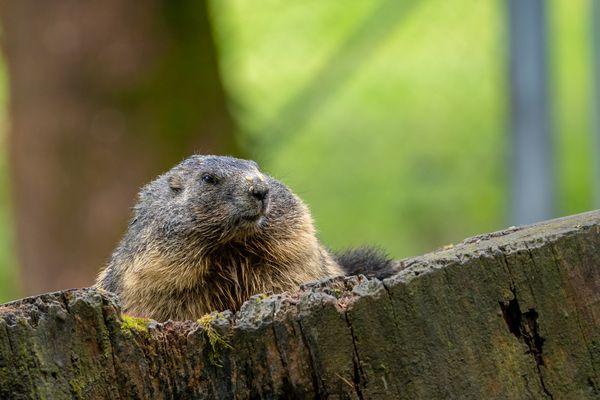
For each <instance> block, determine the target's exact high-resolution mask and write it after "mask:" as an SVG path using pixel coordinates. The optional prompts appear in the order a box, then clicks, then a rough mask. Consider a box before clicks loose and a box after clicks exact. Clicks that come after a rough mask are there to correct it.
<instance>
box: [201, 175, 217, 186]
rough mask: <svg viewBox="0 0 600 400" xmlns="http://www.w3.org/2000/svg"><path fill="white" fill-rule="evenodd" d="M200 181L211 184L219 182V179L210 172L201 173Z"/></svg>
mask: <svg viewBox="0 0 600 400" xmlns="http://www.w3.org/2000/svg"><path fill="white" fill-rule="evenodd" d="M202 182H204V183H208V184H211V185H215V184H217V183H218V182H219V180H218V179H217V178H215V177H214V176H213V175H211V174H203V175H202Z"/></svg>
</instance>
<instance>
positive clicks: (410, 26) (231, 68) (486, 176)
mask: <svg viewBox="0 0 600 400" xmlns="http://www.w3.org/2000/svg"><path fill="white" fill-rule="evenodd" d="M210 15H211V21H212V29H213V32H214V35H215V41H216V45H217V49H218V55H219V58H218V59H219V66H220V71H221V74H222V78H223V82H224V85H225V89H226V93H227V97H228V99H227V101H228V104H229V108H230V111H231V112H232V115H233V116H234V119H235V122H236V124H237V129H236V138H237V140H238V143H239V144H240V146H241V149H242V153H243V155H244V156H246V157H248V158H254V159H256V160H257V161H258V162H259V163H260V164H261V166H262V168H263V169H264V170H265V171H267V172H268V173H269V174H271V175H273V176H275V177H277V178H279V179H280V180H282V181H283V182H285V183H286V184H287V185H288V186H290V187H291V188H292V189H293V190H294V191H295V192H296V193H297V194H298V195H299V196H300V197H301V198H302V199H304V200H305V202H306V203H307V204H308V205H309V207H310V209H311V211H312V213H313V216H314V219H315V221H316V225H317V228H318V231H319V236H320V238H321V239H322V241H323V242H324V243H325V244H326V245H327V246H329V247H330V248H332V249H342V248H345V247H351V246H355V245H361V244H374V245H378V246H381V247H382V248H384V249H386V250H387V251H388V252H389V253H390V255H392V256H393V257H394V258H403V257H408V256H412V255H417V254H419V253H423V252H428V251H431V250H434V249H436V248H438V247H441V246H444V245H446V244H449V243H455V242H457V241H460V240H462V239H464V238H465V237H468V236H471V235H474V234H478V233H483V232H488V231H493V230H498V229H501V228H503V227H506V226H508V225H510V221H508V219H507V215H508V214H509V212H508V210H507V205H508V190H509V189H508V188H509V182H508V179H509V176H508V173H509V168H508V160H509V154H508V149H509V142H508V141H509V138H510V135H509V132H508V125H509V123H508V117H509V116H508V115H507V114H508V108H509V104H508V101H509V93H508V83H507V80H508V73H507V67H508V60H507V48H506V47H507V37H506V35H507V32H506V30H507V28H506V20H505V19H506V9H505V3H504V2H503V1H482V2H472V1H467V0H453V1H425V2H417V1H412V2H410V1H406V2H404V1H401V2H399V1H393V0H390V1H385V0H382V1H377V2H374V1H370V0H369V1H367V0H357V1H353V2H323V1H315V0H310V1H304V2H286V1H282V0H265V1H261V2H250V1H244V0H218V1H217V0H214V1H212V2H211V3H210ZM548 17H549V25H548V32H549V38H548V43H549V55H550V66H549V67H550V74H551V82H550V83H551V85H550V90H551V94H552V121H553V123H554V128H555V131H554V133H555V141H556V161H557V176H556V180H557V185H558V196H559V198H558V210H557V215H566V214H572V213H577V212H582V211H586V210H590V209H592V208H594V204H593V199H592V168H591V165H592V161H593V159H592V157H593V156H594V154H592V151H591V148H592V140H591V132H592V122H593V119H592V117H593V109H592V103H591V100H592V96H593V93H592V90H591V89H592V83H591V82H592V79H593V75H592V73H593V71H592V67H591V65H592V62H591V57H592V56H591V49H592V45H591V36H590V30H591V28H590V24H589V22H590V21H589V2H587V1H572V0H552V1H548ZM7 96H8V93H7V76H6V71H5V70H4V69H0V118H1V121H0V127H2V130H3V131H6V126H7V121H6V115H7V114H6V107H7ZM7 157H8V154H7V151H4V152H3V153H2V157H1V158H0V173H1V174H0V184H1V185H2V190H1V191H0V227H1V228H0V302H3V301H6V300H9V299H12V298H15V297H17V296H19V292H18V287H19V286H18V282H17V271H16V267H17V265H18V263H17V262H16V261H15V252H14V246H13V242H14V239H13V238H14V235H13V234H12V227H13V221H12V219H11V204H10V196H9V191H10V187H9V183H8V182H9V180H8V178H7V162H6V159H7ZM133 201H134V199H133V198H132V200H131V203H133ZM107 256H108V254H107Z"/></svg>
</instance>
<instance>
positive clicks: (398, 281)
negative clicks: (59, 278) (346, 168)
mask: <svg viewBox="0 0 600 400" xmlns="http://www.w3.org/2000/svg"><path fill="white" fill-rule="evenodd" d="M397 266H398V269H399V272H398V273H397V274H396V275H395V276H393V277H391V278H389V279H386V280H383V281H379V280H377V279H370V280H369V279H366V278H364V277H348V278H334V279H329V280H325V281H320V282H316V283H310V284H307V285H305V286H303V287H302V288H300V289H299V290H298V291H297V292H294V293H284V294H277V295H271V296H263V295H259V296H254V297H253V298H251V299H250V300H248V301H247V302H246V303H245V304H244V306H243V307H242V309H241V310H240V312H239V313H236V314H232V313H231V312H223V313H213V314H211V315H208V316H204V317H202V318H200V320H198V321H177V322H175V321H169V322H166V323H158V322H156V321H152V320H145V319H139V318H134V317H130V316H126V315H121V312H120V308H119V304H118V300H117V299H116V298H115V297H114V296H113V295H112V294H110V293H107V292H103V291H98V290H95V289H91V288H87V289H75V290H66V291H62V292H56V293H49V294H44V295H40V296H35V297H29V298H26V299H22V300H18V301H15V302H12V303H8V304H5V305H2V306H0V398H15V399H21V398H22V399H25V398H27V399H29V398H52V399H63V398H69V399H70V398H82V399H104V398H110V399H130V398H131V399H145V398H169V399H176V398H198V399H205V398H206V399H212V398H217V399H232V398H239V399H247V398H268V399H271V398H315V397H318V398H332V399H333V398H338V399H343V398H352V399H383V398H395V399H433V398H437V399H447V398H460V399H482V398H485V399H545V398H555V399H559V398H569V399H575V398H577V399H579V398H589V399H592V398H600V211H594V212H590V213H586V214H581V215H575V216H571V217H566V218H561V219H557V220H552V221H548V222H545V223H541V224H537V225H531V226H527V227H520V228H511V229H508V230H505V231H501V232H496V233H491V234H486V235H482V236H478V237H474V238H470V239H467V240H465V241H464V242H462V243H460V244H457V245H455V246H447V247H445V248H444V249H441V250H439V251H436V252H433V253H430V254H427V255H424V256H421V257H416V258H412V259H405V260H401V261H398V262H397Z"/></svg>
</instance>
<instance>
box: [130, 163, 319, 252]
mask: <svg viewBox="0 0 600 400" xmlns="http://www.w3.org/2000/svg"><path fill="white" fill-rule="evenodd" d="M135 211H136V218H138V219H143V220H144V223H143V225H149V224H150V225H152V226H153V229H158V230H160V236H161V237H164V238H169V237H173V236H179V235H182V236H183V235H185V236H186V237H189V236H190V234H196V235H197V237H198V238H201V241H202V243H203V245H204V246H211V245H219V244H222V243H226V242H228V241H232V240H246V239H248V238H250V237H253V236H258V235H260V234H266V233H267V232H268V231H269V226H268V225H273V224H274V223H279V224H281V223H282V222H284V221H283V220H282V218H281V217H282V216H283V215H282V211H283V213H285V218H288V219H289V220H290V221H289V223H291V224H293V223H294V217H296V216H297V217H299V218H300V217H302V218H304V216H305V215H307V214H308V213H307V211H305V210H304V205H303V204H302V202H301V201H300V200H299V199H298V198H297V197H296V196H294V195H293V194H292V193H291V192H289V190H287V189H286V188H285V186H284V185H282V184H281V183H279V182H277V181H276V180H275V179H273V178H271V177H269V176H266V175H264V174H262V173H261V172H260V171H259V169H258V165H257V164H256V163H255V162H254V161H247V160H240V159H236V158H232V157H220V156H192V157H190V158H188V159H187V160H185V161H183V162H182V163H180V164H179V165H177V166H175V167H174V168H173V169H171V170H170V171H168V172H167V173H165V174H163V175H161V176H160V177H158V178H157V179H156V180H155V181H153V182H151V183H150V184H148V185H147V186H146V187H144V189H143V190H142V191H141V192H140V199H139V202H138V204H137V205H136V207H135ZM284 223H286V224H287V222H284ZM278 229H280V230H281V229H282V227H279V228H278Z"/></svg>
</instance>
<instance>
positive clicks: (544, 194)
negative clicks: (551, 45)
mask: <svg viewBox="0 0 600 400" xmlns="http://www.w3.org/2000/svg"><path fill="white" fill-rule="evenodd" d="M508 5H509V6H508V8H509V13H508V14H509V15H508V17H509V42H510V90H511V93H510V100H511V102H510V106H511V107H510V109H511V128H512V149H511V150H512V154H511V155H512V165H511V166H512V198H511V211H512V212H511V220H512V223H513V224H515V225H521V224H528V223H532V222H536V221H540V220H544V219H548V218H551V217H553V216H554V194H555V193H554V165H553V154H552V152H553V146H552V135H551V127H550V118H549V114H548V103H549V101H548V88H547V82H548V72H547V63H546V25H545V23H546V14H545V5H546V4H545V2H544V0H509V2H508Z"/></svg>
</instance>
